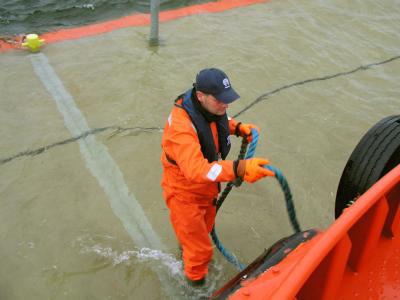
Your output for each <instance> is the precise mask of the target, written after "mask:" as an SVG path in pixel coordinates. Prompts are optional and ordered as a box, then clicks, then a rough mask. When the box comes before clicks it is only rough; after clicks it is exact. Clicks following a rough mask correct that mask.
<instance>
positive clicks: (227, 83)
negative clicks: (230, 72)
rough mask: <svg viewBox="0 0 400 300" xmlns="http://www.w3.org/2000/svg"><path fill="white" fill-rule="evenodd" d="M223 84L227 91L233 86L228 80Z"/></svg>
mask: <svg viewBox="0 0 400 300" xmlns="http://www.w3.org/2000/svg"><path fill="white" fill-rule="evenodd" d="M222 84H223V85H224V87H225V88H226V89H229V88H230V87H231V84H230V83H229V80H228V78H224V80H222Z"/></svg>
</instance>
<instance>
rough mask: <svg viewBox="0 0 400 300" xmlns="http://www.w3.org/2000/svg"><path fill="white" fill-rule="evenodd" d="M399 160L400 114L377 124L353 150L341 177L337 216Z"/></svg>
mask: <svg viewBox="0 0 400 300" xmlns="http://www.w3.org/2000/svg"><path fill="white" fill-rule="evenodd" d="M399 163H400V115H394V116H389V117H386V118H384V119H382V120H381V121H379V122H378V123H376V124H375V125H374V126H373V127H372V128H371V129H370V130H368V132H367V133H366V134H365V135H364V136H363V137H362V139H361V140H360V142H359V143H358V144H357V146H356V148H355V149H354V150H353V152H352V154H351V156H350V158H349V160H348V161H347V164H346V166H345V168H344V170H343V173H342V176H341V178H340V182H339V186H338V190H337V193H336V202H335V217H336V218H338V217H339V216H340V214H341V213H342V211H343V209H345V208H346V207H347V206H349V205H350V204H351V203H352V202H353V201H355V200H356V199H357V198H358V197H359V196H360V195H362V194H363V193H364V192H365V191H367V190H368V189H369V188H370V187H371V186H372V185H373V184H374V183H375V182H377V181H378V180H379V179H380V178H381V177H383V176H384V175H385V174H386V173H387V172H389V171H390V170H391V169H393V168H394V167H395V166H397V165H398V164H399Z"/></svg>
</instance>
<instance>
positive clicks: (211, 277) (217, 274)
mask: <svg viewBox="0 0 400 300" xmlns="http://www.w3.org/2000/svg"><path fill="white" fill-rule="evenodd" d="M85 240H86V241H85ZM78 242H79V243H80V246H81V247H82V248H81V251H80V252H81V253H82V254H90V253H94V254H96V255H98V256H101V257H104V258H106V259H110V260H111V261H112V264H113V266H117V265H121V264H122V265H124V264H125V265H131V264H134V263H140V262H151V261H153V262H154V261H156V262H158V263H159V266H160V267H161V268H165V269H166V270H167V271H168V273H169V274H170V275H171V278H174V279H176V280H177V283H178V286H177V288H178V289H181V295H182V297H183V299H191V300H197V299H205V298H207V299H208V298H209V297H210V296H211V294H212V293H213V292H214V291H215V289H216V284H217V281H218V280H219V279H220V278H221V276H222V269H223V267H222V265H220V264H218V263H217V262H215V261H213V262H211V264H210V270H209V271H210V272H209V274H208V276H207V280H206V285H205V286H203V287H199V288H194V287H191V286H189V285H188V284H187V283H186V282H185V280H184V275H183V270H182V267H183V265H182V261H181V260H178V259H176V258H175V256H174V255H173V254H171V253H165V252H163V251H161V250H157V249H150V248H145V247H144V248H136V249H134V250H126V251H122V252H118V251H116V250H113V249H112V248H111V247H106V246H102V245H101V244H98V243H96V244H94V245H93V244H92V245H90V246H89V245H85V243H88V242H89V243H90V244H91V243H92V242H93V240H92V239H90V238H89V239H87V237H86V238H84V240H82V238H79V239H78Z"/></svg>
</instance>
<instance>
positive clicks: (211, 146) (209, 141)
mask: <svg viewBox="0 0 400 300" xmlns="http://www.w3.org/2000/svg"><path fill="white" fill-rule="evenodd" d="M194 97H195V95H194V89H189V90H188V91H187V92H186V93H185V94H183V95H181V96H179V97H178V98H177V99H176V100H175V105H176V106H178V107H180V108H183V109H184V110H185V111H186V112H187V114H188V115H189V116H190V119H191V120H192V123H193V125H194V127H195V128H196V131H197V135H198V137H199V140H200V145H201V151H202V153H203V155H204V157H205V158H206V159H207V160H208V162H209V163H211V162H213V161H218V159H219V158H221V159H225V158H226V157H227V155H228V153H229V150H230V149H231V141H230V133H229V122H228V116H227V115H226V113H225V114H224V115H223V116H221V117H219V118H217V120H216V121H215V122H216V125H217V132H218V145H219V153H217V147H216V145H215V143H214V138H213V134H212V131H211V127H210V123H209V122H208V121H207V120H206V118H205V117H204V116H203V114H202V113H201V112H200V111H199V110H198V109H196V107H195V105H194V103H193V101H196V99H195V98H194ZM182 98H183V101H182V105H179V104H178V103H177V102H178V101H179V100H180V99H182Z"/></svg>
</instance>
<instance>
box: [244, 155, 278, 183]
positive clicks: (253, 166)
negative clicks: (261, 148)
mask: <svg viewBox="0 0 400 300" xmlns="http://www.w3.org/2000/svg"><path fill="white" fill-rule="evenodd" d="M268 163H269V160H268V159H264V158H249V159H246V160H240V161H239V163H238V165H237V171H236V173H237V175H238V176H239V177H242V178H243V180H244V181H247V182H251V183H253V182H256V181H257V180H259V179H261V178H263V177H265V176H275V173H274V172H272V171H270V170H268V169H266V168H264V165H267V164H268Z"/></svg>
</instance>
